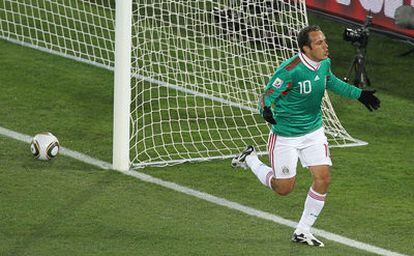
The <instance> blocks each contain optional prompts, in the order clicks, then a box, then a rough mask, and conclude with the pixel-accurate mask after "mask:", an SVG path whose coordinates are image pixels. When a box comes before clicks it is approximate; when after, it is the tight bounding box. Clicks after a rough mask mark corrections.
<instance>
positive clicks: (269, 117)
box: [263, 107, 276, 124]
mask: <svg viewBox="0 0 414 256" xmlns="http://www.w3.org/2000/svg"><path fill="white" fill-rule="evenodd" d="M263 118H264V120H266V122H268V123H271V124H276V120H275V119H274V118H273V113H272V110H271V109H270V107H264V108H263Z"/></svg>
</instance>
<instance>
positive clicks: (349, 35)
mask: <svg viewBox="0 0 414 256" xmlns="http://www.w3.org/2000/svg"><path fill="white" fill-rule="evenodd" d="M344 40H345V41H348V42H351V43H353V44H354V43H358V44H360V45H361V46H365V45H367V43H368V31H365V30H363V29H362V28H358V29H352V28H345V30H344Z"/></svg>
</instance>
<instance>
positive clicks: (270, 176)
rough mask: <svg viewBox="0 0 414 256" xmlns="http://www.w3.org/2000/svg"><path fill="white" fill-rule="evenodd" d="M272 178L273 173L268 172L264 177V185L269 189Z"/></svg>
mask: <svg viewBox="0 0 414 256" xmlns="http://www.w3.org/2000/svg"><path fill="white" fill-rule="evenodd" d="M272 178H273V171H270V172H268V173H267V175H266V183H267V185H268V186H269V188H272V183H271V180H272Z"/></svg>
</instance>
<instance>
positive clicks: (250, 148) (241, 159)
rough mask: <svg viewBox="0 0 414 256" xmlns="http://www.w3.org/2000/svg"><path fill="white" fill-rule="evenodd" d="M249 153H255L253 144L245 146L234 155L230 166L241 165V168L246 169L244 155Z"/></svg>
mask: <svg viewBox="0 0 414 256" xmlns="http://www.w3.org/2000/svg"><path fill="white" fill-rule="evenodd" d="M251 154H256V150H255V149H254V147H253V146H251V145H249V146H247V147H246V148H245V149H244V150H243V151H242V152H241V153H240V154H239V155H237V156H235V157H234V158H233V159H232V160H231V166H232V167H233V168H236V167H241V168H243V169H247V163H246V157H247V156H248V155H251Z"/></svg>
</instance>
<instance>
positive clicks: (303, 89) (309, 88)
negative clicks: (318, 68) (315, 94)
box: [299, 80, 312, 94]
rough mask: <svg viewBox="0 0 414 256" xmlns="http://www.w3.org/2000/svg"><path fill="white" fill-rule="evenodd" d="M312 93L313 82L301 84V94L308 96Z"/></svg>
mask: <svg viewBox="0 0 414 256" xmlns="http://www.w3.org/2000/svg"><path fill="white" fill-rule="evenodd" d="M311 91H312V84H311V81H309V80H305V81H303V82H299V92H300V94H303V93H306V94H308V93H310V92H311Z"/></svg>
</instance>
